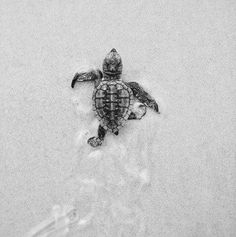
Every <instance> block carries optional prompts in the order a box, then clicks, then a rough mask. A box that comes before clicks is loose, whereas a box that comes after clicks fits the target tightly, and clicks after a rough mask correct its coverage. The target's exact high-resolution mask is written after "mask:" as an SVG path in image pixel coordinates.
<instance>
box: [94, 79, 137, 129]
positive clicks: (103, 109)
mask: <svg viewBox="0 0 236 237" xmlns="http://www.w3.org/2000/svg"><path fill="white" fill-rule="evenodd" d="M132 104H133V92H132V90H131V89H130V88H129V87H127V86H126V85H125V84H124V83H123V82H122V81H103V82H102V83H101V84H100V85H99V86H98V87H97V88H96V89H95V90H94V93H93V108H94V110H95V113H96V115H97V117H98V119H99V120H100V123H101V125H102V126H103V127H104V128H105V129H107V130H110V131H111V132H116V131H118V129H119V128H120V127H121V126H123V125H124V124H125V122H126V120H127V119H128V117H129V115H130V113H131V106H132Z"/></svg>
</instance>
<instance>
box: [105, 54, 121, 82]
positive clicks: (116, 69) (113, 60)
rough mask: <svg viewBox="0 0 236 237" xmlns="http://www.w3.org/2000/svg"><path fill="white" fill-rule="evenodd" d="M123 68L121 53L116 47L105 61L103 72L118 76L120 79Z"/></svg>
mask: <svg viewBox="0 0 236 237" xmlns="http://www.w3.org/2000/svg"><path fill="white" fill-rule="evenodd" d="M122 68H123V65H122V61H121V57H120V55H119V54H118V53H117V51H116V49H112V50H111V51H110V52H109V53H108V54H107V56H106V57H105V59H104V61H103V65H102V69H103V73H104V74H105V75H107V76H108V77H109V76H110V77H117V79H119V78H120V75H121V73H122Z"/></svg>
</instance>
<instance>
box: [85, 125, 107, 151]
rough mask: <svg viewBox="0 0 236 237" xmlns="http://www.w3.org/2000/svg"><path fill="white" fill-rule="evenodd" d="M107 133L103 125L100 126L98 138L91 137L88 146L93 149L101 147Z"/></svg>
mask: <svg viewBox="0 0 236 237" xmlns="http://www.w3.org/2000/svg"><path fill="white" fill-rule="evenodd" d="M106 132H107V131H106V130H105V129H104V128H103V127H102V126H101V125H99V127H98V136H97V137H90V138H89V139H88V144H89V145H90V146H92V147H97V146H101V145H102V142H103V140H104V137H105V135H106Z"/></svg>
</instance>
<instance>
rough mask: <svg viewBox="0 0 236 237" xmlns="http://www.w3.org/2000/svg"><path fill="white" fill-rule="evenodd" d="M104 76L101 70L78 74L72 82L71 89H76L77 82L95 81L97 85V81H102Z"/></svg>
mask: <svg viewBox="0 0 236 237" xmlns="http://www.w3.org/2000/svg"><path fill="white" fill-rule="evenodd" d="M102 77H103V75H102V72H101V71H100V70H99V69H96V70H94V69H92V70H89V71H88V72H80V73H78V72H77V73H76V74H75V75H74V78H73V80H72V82H71V87H72V88H74V86H75V83H76V82H78V81H79V82H82V81H94V82H95V84H97V81H100V80H101V79H102Z"/></svg>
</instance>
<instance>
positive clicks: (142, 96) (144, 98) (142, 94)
mask: <svg viewBox="0 0 236 237" xmlns="http://www.w3.org/2000/svg"><path fill="white" fill-rule="evenodd" d="M125 84H126V85H127V86H128V87H130V89H131V90H132V91H133V94H134V96H135V97H136V98H137V99H138V100H139V101H140V102H141V103H143V104H144V105H146V106H147V107H149V108H151V109H153V110H154V111H155V112H157V113H158V114H160V111H159V107H158V104H157V102H156V101H155V99H153V98H152V97H151V96H150V95H149V94H148V93H147V92H146V91H145V90H144V89H143V88H142V87H141V86H140V85H139V84H138V83H137V82H126V83H125Z"/></svg>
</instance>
